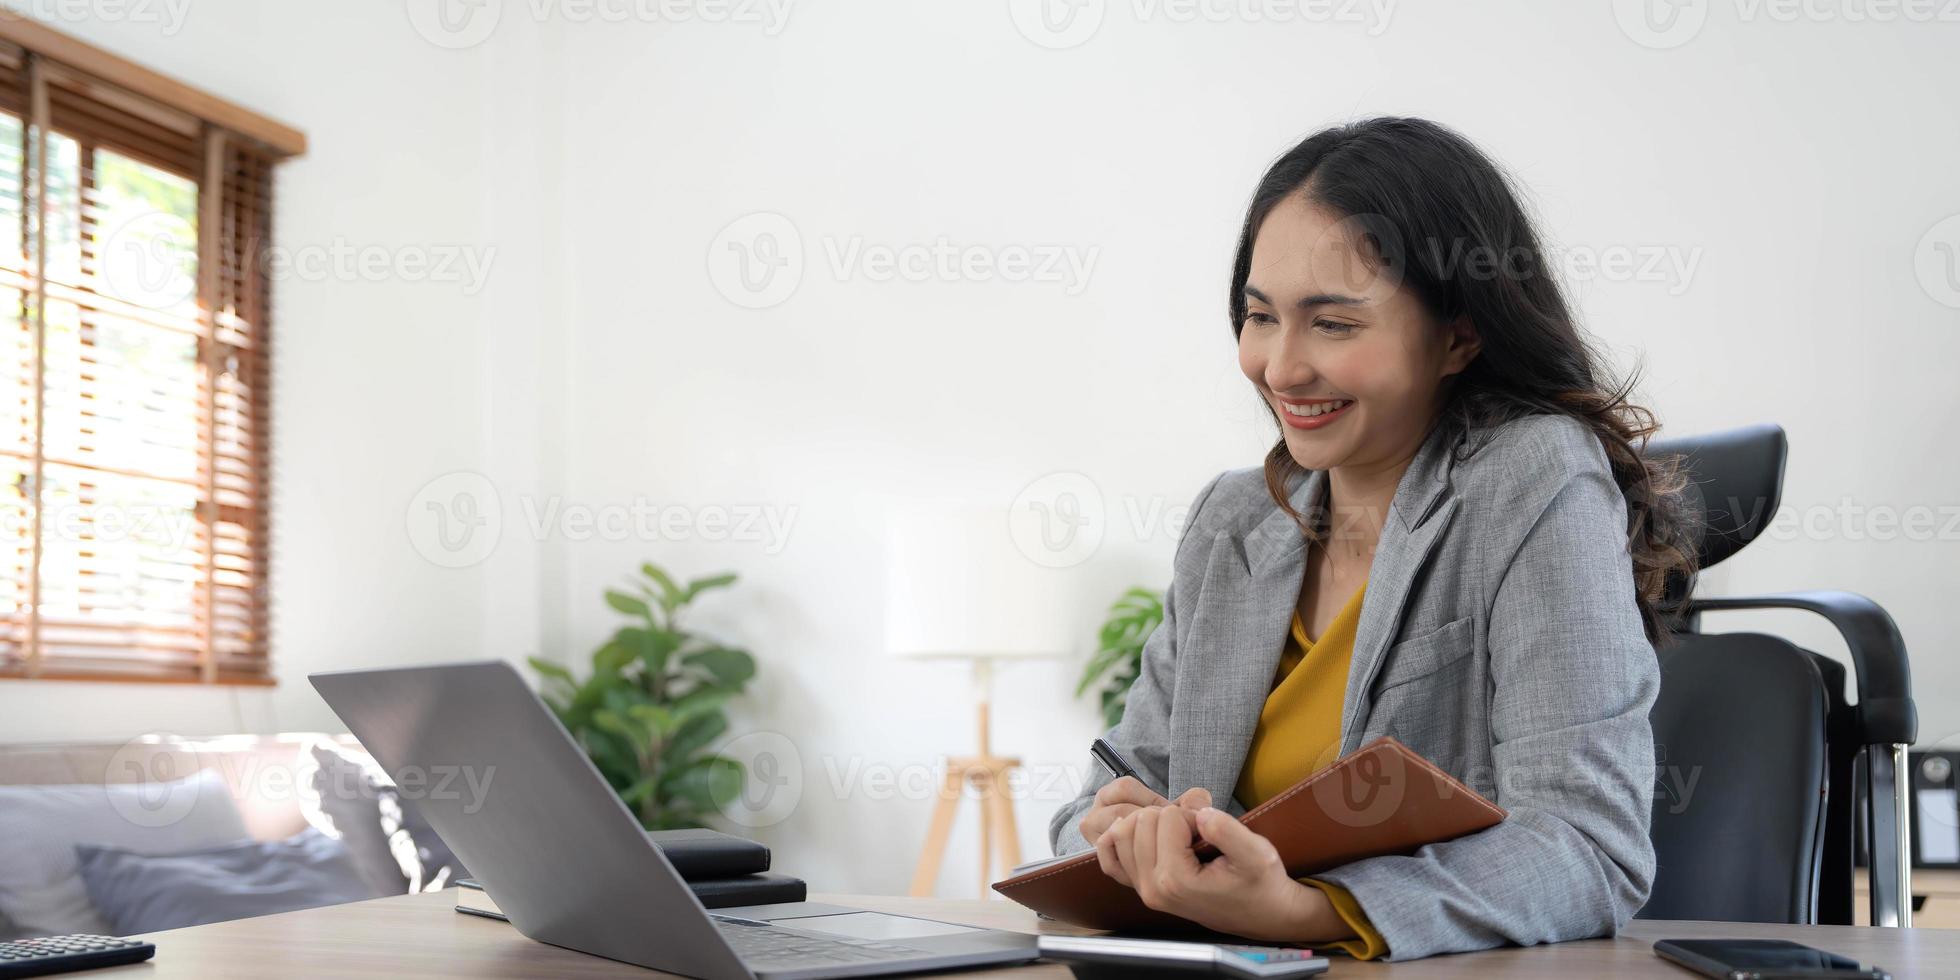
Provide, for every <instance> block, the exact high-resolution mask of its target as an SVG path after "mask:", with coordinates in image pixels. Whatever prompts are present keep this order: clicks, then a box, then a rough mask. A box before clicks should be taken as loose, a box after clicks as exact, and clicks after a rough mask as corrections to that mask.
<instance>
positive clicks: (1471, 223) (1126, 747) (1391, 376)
mask: <svg viewBox="0 0 1960 980" xmlns="http://www.w3.org/2000/svg"><path fill="white" fill-rule="evenodd" d="M1230 302H1231V316H1232V332H1233V334H1234V336H1235V337H1236V338H1237V340H1238V354H1239V365H1240V367H1241V368H1242V369H1243V370H1244V372H1245V375H1246V377H1247V378H1248V379H1249V380H1251V382H1252V385H1253V387H1254V388H1255V389H1257V391H1258V393H1259V395H1260V396H1261V397H1262V398H1263V399H1264V400H1265V402H1266V404H1267V407H1268V408H1269V409H1270V410H1271V411H1272V413H1273V416H1274V419H1275V421H1277V422H1279V423H1281V424H1280V440H1279V442H1278V444H1277V445H1275V446H1274V447H1273V449H1272V451H1271V452H1270V453H1269V454H1268V455H1267V457H1266V461H1265V465H1264V466H1263V467H1254V468H1247V469H1242V470H1233V471H1230V472H1227V473H1224V474H1222V475H1220V476H1218V477H1217V478H1215V479H1213V480H1212V481H1211V483H1210V484H1209V485H1208V486H1206V487H1205V488H1204V490H1203V491H1201V492H1200V493H1199V494H1198V497H1197V500H1196V502H1195V503H1193V504H1192V507H1191V512H1190V517H1189V521H1188V523H1187V525H1186V531H1185V533H1184V536H1183V539H1182V541H1181V542H1180V544H1179V546H1178V552H1177V559H1176V567H1175V570H1174V574H1173V577H1172V583H1171V586H1170V588H1169V590H1168V591H1167V593H1166V595H1165V612H1164V622H1163V625H1162V626H1161V627H1159V628H1158V629H1157V631H1156V632H1155V633H1154V634H1152V635H1151V637H1150V639H1149V642H1148V643H1147V644H1146V645H1145V647H1144V652H1143V668H1142V674H1141V676H1140V677H1139V678H1138V679H1137V682H1136V684H1135V686H1134V687H1133V688H1132V689H1131V691H1130V695H1129V704H1128V707H1127V709H1126V710H1125V712H1124V715H1123V720H1122V722H1121V723H1120V724H1118V725H1117V726H1116V727H1115V728H1114V729H1113V730H1112V731H1111V732H1110V733H1109V734H1108V735H1107V736H1106V737H1107V738H1108V740H1109V741H1110V742H1111V744H1113V745H1114V746H1116V748H1117V749H1118V750H1120V751H1121V752H1123V753H1124V754H1125V755H1126V756H1127V757H1128V758H1129V760H1130V761H1131V763H1132V764H1134V765H1135V766H1136V769H1137V772H1138V774H1139V775H1140V776H1141V777H1142V778H1141V780H1137V779H1131V778H1128V777H1125V778H1124V779H1121V780H1115V781H1107V779H1106V777H1099V779H1098V781H1097V782H1096V783H1094V784H1092V785H1090V786H1088V787H1087V788H1085V790H1084V792H1083V795H1082V796H1081V797H1080V798H1079V799H1077V800H1075V801H1073V802H1072V803H1070V804H1068V805H1067V806H1064V807H1063V808H1062V809H1061V810H1060V811H1059V812H1058V813H1057V814H1056V815H1055V817H1054V820H1053V821H1052V823H1051V824H1050V828H1049V837H1050V840H1051V841H1052V842H1053V844H1054V846H1055V851H1056V853H1057V854H1061V853H1067V852H1071V851H1077V850H1082V849H1086V848H1088V847H1091V846H1093V847H1094V848H1095V849H1096V851H1097V853H1098V855H1099V857H1100V860H1101V865H1102V868H1103V870H1104V871H1105V872H1106V873H1108V874H1109V875H1110V876H1111V877H1114V878H1116V879H1117V880H1119V881H1122V882H1124V883H1125V884H1129V885H1131V886H1133V887H1134V888H1136V890H1137V892H1138V894H1139V895H1140V897H1141V898H1142V899H1143V901H1144V902H1145V903H1146V904H1148V905H1150V906H1151V907H1153V908H1158V909H1162V910H1164V911H1168V912H1172V913H1175V914H1177V915H1181V916H1183V917H1185V918H1188V919H1191V920H1193V921H1196V922H1198V923H1200V924H1202V925H1205V926H1208V927H1210V928H1212V929H1215V930H1218V931H1220V932H1225V933H1231V934H1235V935H1239V936H1245V937H1250V938H1255V939H1262V940H1278V941H1286V942H1297V943H1302V944H1307V945H1324V944H1329V943H1333V944H1338V945H1339V946H1341V947H1342V948H1344V949H1346V950H1347V951H1348V952H1350V953H1352V954H1354V955H1356V956H1361V957H1367V958H1374V957H1382V956H1386V957H1388V958H1390V959H1397V960H1404V959H1413V958H1417V957H1423V956H1429V955H1432V954H1435V953H1444V952H1455V951H1463V950H1473V949H1481V948H1486V947H1490V946H1496V945H1500V944H1503V943H1507V942H1509V943H1519V944H1529V943H1541V942H1557V941H1561V940H1566V939H1578V938H1584V937H1591V936H1599V935H1606V934H1610V933H1612V932H1613V931H1615V930H1616V929H1618V928H1619V927H1620V926H1621V925H1622V924H1624V923H1625V922H1626V920H1627V919H1628V918H1630V917H1631V916H1632V915H1633V914H1634V912H1635V911H1637V910H1638V909H1639V908H1640V906H1641V904H1642V903H1643V902H1645V901H1646V898H1647V893H1648V890H1649V887H1650V886H1651V884H1652V881H1653V875H1654V852H1653V847H1652V844H1651V843H1650V841H1649V839H1648V820H1649V814H1650V807H1651V805H1652V792H1653V790H1652V786H1653V783H1652V773H1653V766H1654V745H1653V731H1652V728H1651V727H1650V726H1649V724H1648V719H1647V714H1648V710H1649V709H1650V708H1651V707H1652V705H1653V703H1654V697H1655V694H1656V691H1657V690H1658V687H1659V672H1658V668H1657V666H1656V661H1655V657H1654V651H1653V647H1652V643H1653V641H1654V640H1655V639H1656V638H1657V637H1658V636H1659V635H1660V634H1661V630H1662V627H1661V620H1660V617H1659V614H1658V613H1657V612H1656V610H1655V603H1656V601H1657V599H1658V598H1659V596H1660V593H1661V588H1662V585H1663V583H1664V581H1665V579H1666V576H1667V574H1668V573H1669V572H1670V571H1675V570H1678V571H1682V572H1686V571H1687V570H1688V563H1689V562H1690V561H1691V560H1692V557H1691V553H1690V552H1689V551H1688V550H1687V549H1686V548H1685V547H1683V541H1684V539H1683V537H1682V534H1681V530H1682V529H1681V527H1680V516H1679V515H1680V513H1681V507H1680V504H1679V497H1678V493H1679V490H1680V481H1679V479H1678V476H1677V475H1676V474H1675V473H1674V472H1673V470H1672V468H1671V467H1669V466H1667V465H1665V464H1662V463H1655V462H1648V461H1645V460H1643V459H1642V457H1641V456H1640V454H1639V447H1640V446H1641V445H1643V444H1644V443H1645V440H1646V439H1647V437H1648V436H1649V435H1650V434H1651V433H1652V432H1654V431H1655V430H1656V429H1657V426H1656V425H1655V423H1654V420H1653V417H1652V415H1651V414H1650V413H1648V412H1646V411H1645V410H1644V409H1641V408H1638V407H1636V406H1633V405H1630V404H1628V402H1627V400H1626V394H1627V391H1628V390H1629V389H1630V387H1631V382H1630V381H1629V382H1628V383H1627V384H1626V385H1621V386H1615V385H1611V384H1609V381H1608V378H1607V372H1606V371H1605V369H1604V368H1603V367H1602V365H1601V362H1600V359H1599V357H1598V356H1597V355H1596V354H1595V353H1594V352H1592V351H1591V350H1590V349H1589V348H1588V346H1587V344H1586V342H1585V340H1584V339H1583V338H1582V337H1581V335H1580V333H1579V331H1578V329H1577V327H1576V326H1575V324H1574V322H1573V318H1572V315H1571V313H1570V311H1569V309H1568V307H1567V305H1566V302H1565V299H1564V298H1563V297H1562V296H1561V295H1560V291H1559V287H1558V284H1557V282H1556V281H1555V280H1554V279H1553V278H1552V270H1550V269H1549V268H1548V267H1547V266H1546V265H1545V253H1544V251H1543V249H1542V248H1541V246H1540V244H1539V241H1538V236H1537V235H1536V234H1535V232H1534V231H1533V229H1532V227H1531V223H1530V221H1529V219H1528V218H1527V217H1526V215H1525V212H1524V210H1523V208H1522V207H1521V206H1520V205H1519V203H1518V200H1517V197H1516V195H1515V194H1514V193H1513V191H1512V189H1511V188H1510V186H1509V185H1508V183H1507V182H1506V180H1505V178H1504V177H1503V176H1502V174H1501V173H1500V172H1499V171H1498V169H1497V168H1496V167H1495V166H1494V165H1493V164H1492V163H1491V162H1490V160H1488V159H1487V158H1485V157H1484V156H1483V155H1482V154H1481V153H1480V152H1478V150H1477V149H1476V148H1475V147H1474V146H1472V145H1471V144H1470V143H1469V142H1468V141H1466V140H1465V139H1464V138H1463V137H1461V136H1459V135H1457V134H1456V133H1454V132H1452V131H1450V130H1448V129H1445V128H1444V127H1442V126H1439V125H1436V124H1434V123H1430V122H1426V121H1423V120H1419V119H1371V120H1367V121H1363V122H1359V123H1355V124H1352V125H1347V126H1340V127H1337V128H1333V129H1329V130H1327V131H1324V132H1321V133H1318V134H1316V135H1314V136H1312V137H1311V138H1309V139H1307V140H1306V141H1305V142H1303V143H1301V144H1300V145H1299V146H1297V147H1294V148H1293V149H1292V150H1291V151H1290V152H1288V153H1287V154H1286V155H1285V156H1283V157H1281V158H1280V159H1279V161H1278V162H1277V163H1275V164H1273V166H1272V169H1271V170H1269V171H1268V172H1267V174H1266V176H1265V179H1264V180H1262V181H1261V182H1260V184H1259V187H1258V189H1257V191H1256V193H1255V194H1254V196H1253V200H1252V206H1251V208H1250V210H1249V212H1248V213H1247V215H1246V219H1245V226H1244V230H1243V232H1242V234H1241V235H1240V238H1239V247H1238V258H1237V261H1236V263H1235V264H1234V267H1233V274H1232V284H1231V300H1230ZM1381 735H1393V736H1395V737H1396V738H1398V739H1400V740H1401V741H1402V742H1403V743H1405V744H1407V745H1408V746H1409V747H1410V748H1412V749H1414V750H1415V751H1416V752H1418V753H1420V754H1422V755H1423V756H1425V757H1427V758H1428V759H1429V760H1431V761H1432V762H1434V763H1436V764H1437V765H1438V766H1441V767H1442V768H1444V769H1445V770H1447V771H1448V772H1450V773H1451V774H1453V775H1455V776H1456V777H1457V778H1459V779H1461V780H1463V781H1464V782H1465V783H1467V784H1468V785H1470V786H1471V787H1472V788H1474V789H1476V790H1477V791H1478V792H1480V793H1482V794H1484V795H1485V796H1486V797H1488V798H1490V799H1492V800H1494V801H1496V802H1497V803H1498V804H1499V805H1501V806H1503V807H1504V808H1505V809H1506V810H1508V811H1509V816H1508V817H1507V819H1505V820H1504V821H1503V822H1502V823H1500V824H1498V825H1497V826H1495V827H1492V828H1490V829H1488V830H1485V831H1483V832H1481V833H1477V834H1473V835H1470V836H1467V837H1463V838H1459V839H1457V840H1453V841H1448V842H1445V843H1439V844H1432V845H1429V846H1427V847H1424V848H1422V849H1421V850H1419V851H1417V852H1416V853H1414V854H1413V855H1409V856H1390V857H1378V858H1370V859H1366V860H1361V861H1356V862H1353V863H1351V864H1347V865H1345V866H1342V867H1339V868H1336V869H1333V870H1331V871H1327V872H1324V873H1321V874H1318V875H1316V876H1314V877H1312V878H1307V879H1298V880H1296V879H1293V878H1291V877H1289V876H1288V875H1287V873H1286V869H1285V868H1284V867H1283V866H1282V865H1281V864H1280V863H1279V860H1278V856H1277V854H1276V852H1275V851H1274V849H1273V846H1272V844H1271V843H1270V842H1269V841H1267V840H1266V839H1265V838H1263V837H1261V836H1259V835H1258V834H1256V833H1254V832H1253V831H1251V830H1249V829H1247V828H1246V827H1245V826H1244V825H1243V824H1241V823H1239V822H1238V821H1237V819H1235V818H1236V816H1238V815H1240V814H1243V813H1244V812H1245V810H1247V809H1250V808H1252V807H1254V806H1257V805H1258V804H1259V803H1261V802H1263V801H1264V800H1266V799H1267V798H1269V797H1271V796H1272V795H1274V794H1276V793H1278V792H1279V791H1281V790H1283V789H1285V788H1286V787H1288V786H1290V785H1292V784H1293V783H1295V782H1297V781H1298V780H1300V779H1302V778H1304V777H1306V776H1307V775H1309V774H1311V773H1313V772H1315V771H1317V770H1319V769H1320V768H1322V767H1324V766H1326V765H1327V764H1328V763H1330V762H1332V761H1333V760H1335V759H1337V758H1339V757H1340V756H1341V755H1344V754H1346V753H1348V752H1351V751H1353V750H1354V749H1355V748H1357V747H1358V746H1360V745H1362V744H1364V743H1365V742H1367V741H1369V740H1370V739H1373V738H1376V737H1378V736H1381ZM1090 771H1092V772H1093V771H1098V770H1097V769H1096V767H1094V766H1091V767H1090ZM1173 792H1176V793H1179V794H1180V795H1179V796H1178V797H1177V798H1176V799H1175V800H1173V799H1170V798H1169V794H1171V793H1173ZM1200 840H1206V841H1210V842H1212V843H1213V844H1214V845H1216V846H1217V847H1218V848H1219V850H1220V852H1221V856H1220V857H1219V858H1218V859H1216V860H1213V861H1210V862H1208V863H1204V864H1200V863H1199V862H1198V861H1197V860H1196V858H1195V857H1194V855H1193V853H1192V848H1193V847H1194V846H1195V845H1196V843H1198V842H1199V841H1200Z"/></svg>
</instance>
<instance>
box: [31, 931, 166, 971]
mask: <svg viewBox="0 0 1960 980" xmlns="http://www.w3.org/2000/svg"><path fill="white" fill-rule="evenodd" d="M156 954H157V948H156V946H155V945H153V944H151V943H146V942H141V941H138V940H135V939H117V938H116V937H114V936H48V937H46V938H43V939H16V940H14V941H12V942H6V943H0V980H10V978H13V977H42V976H47V975H48V974H50V973H67V972H68V971H70V970H93V969H95V968H96V967H101V966H121V965H122V964H124V963H141V962H143V961H144V960H147V959H149V958H150V957H152V956H155V955H156Z"/></svg>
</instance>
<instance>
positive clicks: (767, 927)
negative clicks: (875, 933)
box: [714, 917, 927, 966]
mask: <svg viewBox="0 0 1960 980" xmlns="http://www.w3.org/2000/svg"><path fill="white" fill-rule="evenodd" d="M747 921H748V920H738V919H730V918H721V917H715V920H714V922H715V928H717V929H719V930H721V937H722V938H723V939H726V940H728V945H729V946H731V947H733V948H734V950H735V954H736V955H737V956H740V957H741V958H742V960H743V962H746V963H748V964H750V965H751V966H778V965H789V964H810V965H817V964H829V963H876V962H878V961H881V960H895V959H906V958H911V957H915V956H924V955H927V952H926V950H923V949H920V948H918V947H916V946H906V945H904V944H902V943H888V942H880V941H878V940H875V939H852V938H850V937H849V936H815V935H811V934H809V933H806V932H798V931H796V930H793V929H786V928H784V927H782V926H779V925H775V924H773V923H764V924H757V925H748V924H746V923H747Z"/></svg>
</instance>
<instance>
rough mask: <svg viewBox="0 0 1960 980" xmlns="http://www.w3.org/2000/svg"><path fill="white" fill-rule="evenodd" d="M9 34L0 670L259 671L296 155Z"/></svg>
mask: <svg viewBox="0 0 1960 980" xmlns="http://www.w3.org/2000/svg"><path fill="white" fill-rule="evenodd" d="M4 33H5V35H8V36H6V37H4V39H0V337H4V340H0V403H4V404H0V484H4V485H0V536H4V537H0V540H3V541H4V544H0V549H4V550H0V615H4V616H5V623H4V624H0V677H8V678H50V679H62V680H81V679H106V680H150V681H185V682H194V683H234V684H254V683H269V682H270V681H271V670H270V660H269V655H268V651H267V642H266V641H267V608H266V607H267V586H268V582H267V578H266V559H267V546H268V543H269V541H268V536H269V533H270V522H269V520H268V515H267V513H266V502H267V468H268V463H269V461H270V457H269V438H270V426H269V422H270V419H269V416H268V411H267V410H268V407H269V404H270V403H269V399H268V390H267V383H268V380H269V376H270V364H269V360H268V359H269V355H270V349H269V344H268V341H269V339H270V338H269V333H268V324H267V317H266V313H267V308H268V305H269V304H268V298H269V297H268V285H269V284H268V282H267V276H266V273H265V268H264V264H263V262H262V261H261V256H262V255H263V251H264V249H265V248H266V247H267V245H268V244H269V242H270V229H271V176H272V169H273V166H274V164H276V162H277V161H278V160H279V159H280V158H281V157H282V156H284V155H286V154H287V152H291V147H290V146H288V147H285V148H282V147H279V146H276V145H269V144H268V143H267V142H266V141H265V140H264V139H262V138H261V137H260V136H258V135H254V134H252V133H245V132H239V131H236V130H235V129H233V128H231V127H229V126H227V125H225V124H224V123H223V122H221V121H217V120H214V119H212V118H210V117H209V115H203V114H199V113H196V112H192V111H186V110H185V109H183V108H182V107H181V105H182V104H184V103H185V102H189V103H190V104H191V105H192V106H193V107H205V105H206V103H199V102H196V101H194V100H190V99H187V98H186V97H185V96H186V93H189V94H190V95H192V96H196V97H198V98H201V99H204V100H210V97H209V96H203V95H202V93H195V92H194V90H190V89H188V88H187V87H184V86H181V85H179V84H177V83H174V82H170V81H169V80H168V79H163V78H161V76H154V75H151V74H150V73H147V72H144V71H143V70H141V69H138V68H135V67H134V66H131V65H128V64H127V63H125V62H119V61H117V60H115V59H113V58H112V57H111V56H108V55H105V54H103V53H102V52H99V51H96V50H94V49H91V48H86V47H85V46H82V45H80V44H79V43H78V42H74V41H72V40H70V39H67V38H65V37H62V36H60V35H57V34H55V33H54V32H52V31H48V30H47V29H45V28H40V27H38V25H33V24H32V23H31V22H19V23H12V24H8V25H6V26H5V28H4ZM57 55H58V56H61V57H59V58H58V57H56V56H57ZM91 69H96V70H93V71H92V70H91ZM105 74H106V75H108V76H110V77H111V78H112V79H113V81H105V79H104V77H103V76H104V75H105ZM132 83H133V84H132ZM172 102H176V103H178V104H176V105H173V104H172ZM230 111H232V112H234V113H236V112H238V110H230ZM288 132H290V131H288ZM276 135H277V134H276V133H275V136H276Z"/></svg>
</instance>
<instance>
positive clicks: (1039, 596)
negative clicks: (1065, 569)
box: [885, 501, 1073, 659]
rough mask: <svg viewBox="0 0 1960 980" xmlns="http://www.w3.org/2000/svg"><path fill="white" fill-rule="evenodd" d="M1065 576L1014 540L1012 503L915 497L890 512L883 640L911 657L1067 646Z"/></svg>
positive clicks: (1030, 652) (1003, 654) (1024, 652)
mask: <svg viewBox="0 0 1960 980" xmlns="http://www.w3.org/2000/svg"><path fill="white" fill-rule="evenodd" d="M1065 585H1066V576H1065V575H1064V574H1063V573H1062V572H1060V571H1058V570H1056V569H1052V568H1046V567H1044V566H1042V565H1040V564H1037V563H1036V562H1033V561H1030V560H1029V559H1028V558H1027V557H1026V556H1025V555H1023V554H1022V553H1021V551H1020V549H1019V548H1018V547H1017V546H1016V545H1015V541H1014V537H1013V534H1012V532H1011V531H1010V529H1009V525H1008V508H1007V506H1006V505H1000V506H995V507H987V506H983V505H979V504H974V503H970V502H965V501H919V502H909V503H906V504H903V505H900V506H897V507H894V508H893V509H892V510H891V511H890V512H889V513H888V514H887V516H886V520H885V648H886V650H888V651H889V652H891V653H894V654H897V655H900V656H907V657H965V658H984V659H995V658H1007V657H1046V656H1058V655H1061V654H1064V653H1067V652H1068V651H1069V648H1070V646H1071V644H1070V642H1069V640H1070V630H1071V625H1072V619H1073V617H1071V616H1070V612H1071V608H1070V591H1069V590H1068V589H1067V588H1065Z"/></svg>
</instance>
